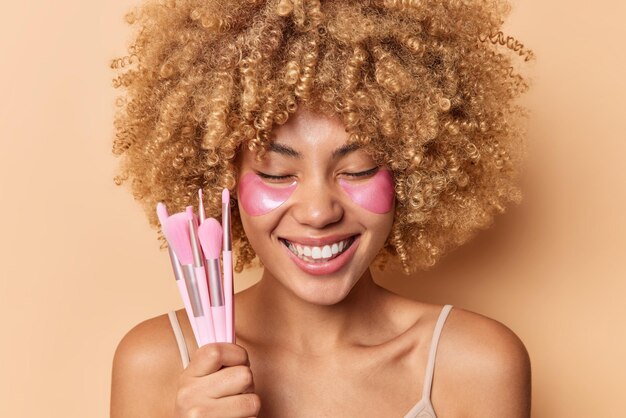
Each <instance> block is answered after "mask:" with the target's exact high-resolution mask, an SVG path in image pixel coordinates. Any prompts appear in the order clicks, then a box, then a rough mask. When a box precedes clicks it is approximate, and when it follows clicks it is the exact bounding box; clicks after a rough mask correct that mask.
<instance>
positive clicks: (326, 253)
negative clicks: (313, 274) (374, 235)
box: [286, 238, 352, 261]
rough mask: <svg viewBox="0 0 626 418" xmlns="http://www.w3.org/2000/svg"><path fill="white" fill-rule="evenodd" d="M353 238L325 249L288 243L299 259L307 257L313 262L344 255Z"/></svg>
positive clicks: (326, 246) (324, 247)
mask: <svg viewBox="0 0 626 418" xmlns="http://www.w3.org/2000/svg"><path fill="white" fill-rule="evenodd" d="M351 239H352V238H348V239H347V240H343V241H340V242H336V243H333V244H332V245H324V246H323V247H308V246H303V245H300V244H293V243H291V242H288V241H286V242H287V243H288V245H287V246H288V248H289V249H290V250H291V252H293V253H294V254H295V255H297V256H298V257H300V258H302V259H304V258H305V257H307V258H310V259H313V260H320V261H321V260H324V259H330V258H333V257H335V256H337V255H338V254H340V253H342V252H343V250H345V249H346V248H347V245H348V243H349V242H350V240H351Z"/></svg>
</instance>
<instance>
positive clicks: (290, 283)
mask: <svg viewBox="0 0 626 418" xmlns="http://www.w3.org/2000/svg"><path fill="white" fill-rule="evenodd" d="M347 139H348V134H347V133H346V132H345V130H344V126H343V124H342V122H341V121H340V119H338V118H329V117H326V116H323V115H321V114H316V113H311V112H308V111H304V110H299V111H298V112H296V113H295V114H294V115H292V116H291V117H290V119H289V120H288V121H287V123H285V124H284V125H281V126H279V127H277V128H276V129H275V130H274V140H273V142H272V145H271V147H270V149H269V150H268V152H267V153H266V154H265V156H264V157H263V160H262V161H260V162H257V161H255V154H254V153H253V152H252V151H249V150H248V149H247V148H244V150H243V151H242V155H241V156H240V160H239V161H240V163H239V164H240V166H239V173H240V174H239V179H238V187H237V194H236V196H237V201H238V205H239V213H240V215H241V221H242V223H243V227H244V229H245V232H246V235H247V237H248V240H249V241H250V244H251V245H252V247H253V248H254V250H255V252H256V253H257V255H258V257H259V259H260V260H261V261H262V262H263V264H264V266H265V269H266V271H265V273H264V279H265V278H267V277H268V275H269V277H271V278H274V279H275V280H276V281H278V282H279V283H280V284H282V285H283V286H284V287H286V288H287V289H289V290H291V291H292V292H293V293H294V294H296V295H297V296H298V297H300V298H301V299H304V300H307V301H309V302H311V303H316V304H324V305H330V304H334V303H337V302H339V301H341V300H342V299H343V298H345V297H346V296H347V295H348V293H349V292H350V290H351V289H352V288H353V287H354V285H355V284H356V283H357V282H358V280H359V279H360V278H361V276H362V275H363V273H364V272H365V271H366V270H367V269H368V268H369V265H370V264H371V262H372V261H373V260H374V258H375V257H376V255H377V254H378V252H379V250H380V249H381V248H382V246H383V245H384V243H385V241H386V239H387V236H388V235H389V233H390V231H391V226H392V223H393V217H394V209H395V193H394V183H393V178H392V176H391V172H390V171H389V170H387V168H386V167H382V166H376V164H375V163H374V160H373V159H372V158H371V157H369V156H368V155H367V154H366V153H365V152H364V151H363V150H361V149H358V148H356V147H348V146H347V144H346V143H347ZM269 176H278V177H274V178H272V177H269ZM296 253H297V255H296Z"/></svg>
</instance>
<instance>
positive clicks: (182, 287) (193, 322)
mask: <svg viewBox="0 0 626 418" xmlns="http://www.w3.org/2000/svg"><path fill="white" fill-rule="evenodd" d="M176 285H177V286H178V293H180V297H181V299H182V300H183V304H184V305H185V312H187V318H189V323H190V324H191V329H192V330H193V335H194V336H195V337H196V343H198V344H200V342H199V341H198V326H197V324H196V319H195V318H194V317H193V309H192V308H191V301H190V300H189V294H188V293H187V288H186V287H185V282H184V281H183V280H176Z"/></svg>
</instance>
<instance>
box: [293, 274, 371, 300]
mask: <svg viewBox="0 0 626 418" xmlns="http://www.w3.org/2000/svg"><path fill="white" fill-rule="evenodd" d="M291 277H292V278H294V279H295V280H293V279H292V280H291V281H290V283H289V285H288V288H289V289H290V290H291V291H292V292H293V293H294V294H295V295H296V296H297V297H299V298H300V299H302V300H304V301H306V302H308V303H311V304H314V305H321V306H332V305H336V304H338V303H340V302H342V301H343V300H344V299H345V298H346V297H347V296H348V295H349V294H350V291H351V290H352V289H353V288H354V286H355V285H356V284H357V283H358V281H359V280H358V277H356V276H354V274H353V273H352V272H347V273H344V274H342V275H339V276H336V277H317V278H311V277H301V276H300V277H298V276H291Z"/></svg>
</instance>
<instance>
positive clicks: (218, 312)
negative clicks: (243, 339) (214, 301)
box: [211, 305, 229, 343]
mask: <svg viewBox="0 0 626 418" xmlns="http://www.w3.org/2000/svg"><path fill="white" fill-rule="evenodd" d="M211 311H212V313H213V324H214V325H215V336H216V338H217V342H218V343H226V342H229V341H227V339H226V322H225V318H224V316H225V312H226V311H225V310H224V305H222V306H213V307H211Z"/></svg>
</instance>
